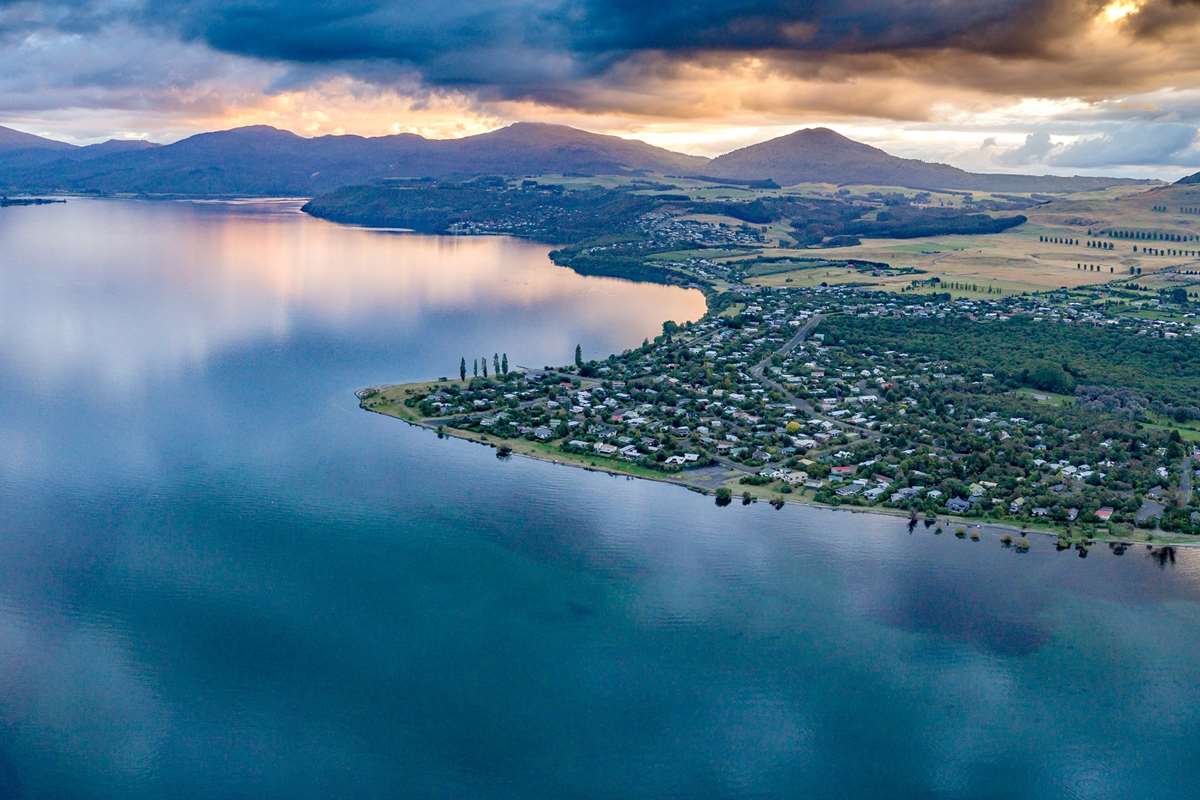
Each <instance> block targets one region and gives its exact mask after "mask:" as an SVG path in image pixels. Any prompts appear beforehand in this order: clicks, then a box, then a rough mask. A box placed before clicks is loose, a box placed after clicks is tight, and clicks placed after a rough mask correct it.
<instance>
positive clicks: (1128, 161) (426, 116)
mask: <svg viewBox="0 0 1200 800" xmlns="http://www.w3.org/2000/svg"><path fill="white" fill-rule="evenodd" d="M1198 34H1200V0H727V2H697V1H696V0H689V1H688V2H680V1H677V0H656V1H655V2H646V1H645V0H490V1H489V2H477V0H406V1H405V2H389V0H358V1H357V2H351V1H350V0H98V1H97V2H85V1H84V0H46V1H45V2H31V1H29V0H0V124H2V125H7V126H9V127H13V128H18V129H20V130H25V131H29V132H31V133H36V134H39V135H44V136H50V137H53V138H58V139H63V140H66V141H71V142H75V143H91V142H95V141H103V140H105V139H108V138H114V137H117V138H147V139H152V140H154V141H159V142H171V141H175V140H177V139H180V138H182V137H185V136H188V135H190V134H193V133H197V132H200V131H204V130H214V129H219V128H229V127H234V126H238V125H248V124H269V125H275V126H277V127H280V128H286V129H289V130H293V131H296V132H297V133H300V134H302V135H310V136H311V135H321V134H327V133H356V134H362V135H380V134H386V133H399V132H414V133H419V134H422V135H425V136H430V137H437V138H444V137H457V136H464V135H469V134H473V133H482V132H484V131H487V130H491V129H494V128H497V127H500V126H502V125H505V124H508V123H510V122H515V121H522V120H525V121H543V122H557V123H564V124H569V125H574V126H577V127H581V128H585V129H587V130H592V131H597V132H601V133H612V134H617V135H620V136H627V137H631V138H639V139H643V140H645V141H648V142H651V143H652V144H657V145H660V146H663V147H669V148H671V149H675V150H680V151H683V152H688V153H696V154H700V155H716V154H719V153H721V152H725V151H728V150H731V149H734V148H736V147H741V146H744V145H747V144H751V143H754V142H757V141H763V140H765V139H769V138H771V137H773V136H778V135H781V134H784V133H789V132H791V131H793V130H795V129H797V128H801V127H811V126H817V125H824V126H828V127H832V128H834V129H836V130H838V131H839V132H841V133H843V134H846V135H848V136H851V137H853V138H856V139H859V140H861V141H865V142H868V143H870V144H873V145H876V146H878V147H883V148H884V149H886V150H888V151H889V152H892V153H895V154H897V155H902V156H908V157H915V158H924V159H928V160H937V161H945V162H949V163H953V164H955V165H956V166H960V167H964V168H967V169H973V170H979V171H1008V172H1038V173H1042V172H1051V173H1058V174H1106V175H1132V176H1145V177H1158V178H1164V179H1173V178H1177V177H1180V176H1182V175H1185V174H1189V173H1192V172H1195V171H1197V170H1198V169H1200V138H1198V136H1197V128H1198V126H1200V47H1198V46H1197V41H1198Z"/></svg>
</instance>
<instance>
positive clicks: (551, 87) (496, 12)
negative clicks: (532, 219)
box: [141, 0, 1102, 100]
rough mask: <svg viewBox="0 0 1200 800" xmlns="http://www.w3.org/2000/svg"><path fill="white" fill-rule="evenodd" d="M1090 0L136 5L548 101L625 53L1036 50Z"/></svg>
mask: <svg viewBox="0 0 1200 800" xmlns="http://www.w3.org/2000/svg"><path fill="white" fill-rule="evenodd" d="M1101 5H1102V3H1100V2H1099V0H1095V1H1093V0H940V2H939V1H936V0H935V2H914V1H913V0H883V2H878V1H876V2H868V1H867V0H848V1H844V2H833V1H832V0H816V1H814V0H790V1H789V0H733V2H725V3H719V4H699V3H695V2H658V3H646V2H644V0H542V1H540V2H539V0H500V2H486V3H480V2H465V3H463V2H457V3H455V2H444V0H443V1H441V2H439V1H437V0H416V2H407V3H386V2H374V3H371V2H368V3H363V2H351V1H350V0H334V2H311V0H310V1H308V2H305V1H304V0H300V1H298V2H297V1H295V0H293V1H291V2H280V0H256V1H255V2H247V1H246V0H241V1H240V2H232V3H228V2H203V1H202V2H184V1H183V0H159V1H157V2H156V1H154V0H151V2H148V3H147V4H146V6H145V7H144V9H143V11H142V13H141V19H142V21H143V22H144V23H145V24H148V25H153V26H156V27H165V28H168V29H171V30H173V31H175V32H176V33H178V34H179V35H181V36H183V37H184V38H187V39H192V40H199V41H203V42H204V43H206V44H208V45H209V46H211V47H213V48H215V49H218V50H222V51H225V52H229V53H235V54H238V55H244V56H252V57H256V58H265V59H272V60H279V61H284V62H291V63H296V64H302V65H307V66H310V67H311V66H313V65H329V66H336V67H337V68H339V69H341V68H347V67H348V68H350V69H351V70H353V71H356V72H359V71H362V72H367V73H369V74H373V76H374V77H376V78H378V77H380V75H382V74H386V70H381V69H380V67H379V62H384V63H386V64H390V65H394V67H395V68H399V69H401V70H409V71H412V72H414V73H416V74H418V75H420V76H421V78H422V79H423V80H424V81H425V82H426V83H428V84H429V85H432V86H435V87H453V88H462V87H475V88H485V89H488V90H491V91H492V92H494V94H495V95H497V96H500V97H509V98H525V97H529V98H533V99H549V100H555V99H557V98H559V97H561V95H562V94H564V93H566V94H572V93H573V92H574V87H573V86H572V85H571V83H572V82H573V81H578V80H582V79H589V78H596V77H599V76H601V75H604V74H605V73H607V72H608V71H609V70H611V68H612V67H613V66H614V65H615V64H618V63H620V62H622V61H625V60H628V59H635V58H639V57H642V58H649V59H650V60H659V59H666V60H668V61H669V60H671V59H688V58H703V57H705V56H713V55H718V56H730V55H742V54H756V55H766V56H769V57H772V58H776V59H780V60H782V61H784V62H788V61H795V62H798V63H813V62H815V61H816V60H819V59H820V58H821V57H823V56H826V55H830V54H835V55H836V54H866V53H869V54H873V55H876V56H879V55H887V54H894V55H898V56H903V55H904V54H908V53H917V52H923V51H941V50H962V51H969V52H971V53H973V54H981V53H982V54H992V55H995V56H1011V55H1022V54H1024V55H1028V54H1033V53H1044V52H1045V51H1046V47H1047V43H1048V42H1049V41H1051V40H1052V39H1053V38H1054V37H1055V36H1057V35H1060V34H1062V33H1063V32H1064V31H1065V30H1067V29H1069V28H1070V26H1072V25H1077V24H1079V20H1080V19H1081V18H1085V17H1086V16H1087V15H1090V14H1094V13H1095V11H1096V10H1097V9H1098V8H1099V7H1100V6H1101Z"/></svg>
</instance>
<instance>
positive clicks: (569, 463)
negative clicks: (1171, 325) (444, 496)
mask: <svg viewBox="0 0 1200 800" xmlns="http://www.w3.org/2000/svg"><path fill="white" fill-rule="evenodd" d="M438 382H439V381H437V380H436V379H435V380H432V381H415V382H412V383H399V384H387V385H383V386H375V387H367V388H363V389H359V390H356V391H355V393H354V395H355V398H356V399H358V400H359V408H360V409H361V410H363V411H368V412H370V413H372V414H378V415H379V416H382V417H387V418H389V419H394V420H399V421H400V422H403V423H406V424H408V425H410V426H412V427H415V428H422V429H424V430H427V431H430V432H432V433H435V434H438V435H439V436H444V437H446V438H451V439H458V440H459V441H463V442H467V443H469V444H475V445H481V446H484V447H489V448H491V449H493V450H497V451H498V450H499V448H500V447H501V446H505V445H507V446H508V447H509V448H511V452H510V455H515V456H523V457H525V458H529V459H532V460H534V461H541V462H543V463H547V464H554V465H557V466H563V467H573V468H575V469H582V470H584V471H587V472H599V473H604V474H607V475H612V476H614V477H621V478H626V479H628V480H649V481H655V482H657V483H665V484H670V485H672V486H678V487H680V488H682V489H686V490H688V491H691V492H696V493H697V494H702V495H706V496H709V497H712V496H715V494H716V490H715V489H710V488H709V487H707V486H704V485H701V484H699V483H697V482H695V481H688V480H687V479H686V477H684V476H686V475H687V471H680V472H678V473H675V474H674V475H672V474H668V473H658V472H655V471H653V470H650V469H648V468H644V467H643V468H641V471H639V472H634V471H633V469H632V465H631V467H630V468H628V469H623V468H622V465H621V464H619V463H617V462H613V463H612V464H604V465H602V464H597V463H595V460H594V459H596V458H603V457H602V456H580V461H582V460H583V459H588V460H589V461H588V463H580V461H575V460H572V459H570V458H567V456H568V455H569V454H566V453H562V454H560V456H561V457H556V456H554V455H551V454H550V453H547V452H544V450H545V449H549V448H550V447H553V445H549V444H544V445H543V447H542V448H539V447H538V446H537V444H536V443H533V442H529V441H527V440H525V439H513V440H510V439H493V438H488V437H487V436H485V435H483V434H478V433H475V432H473V431H466V430H461V429H458V428H450V427H446V426H444V425H441V424H439V423H438V422H437V420H436V418H424V417H418V416H415V415H402V414H397V413H389V412H388V411H385V410H381V409H377V408H368V407H367V406H366V405H364V404H363V402H362V401H363V396H364V393H366V392H368V391H379V390H383V389H398V388H402V387H416V386H426V385H428V384H431V383H438ZM605 460H606V461H611V459H605ZM643 473H645V474H643ZM675 476H680V477H675ZM736 480H737V478H736V476H731V478H730V479H729V481H726V483H730V482H734V483H735V485H737V486H738V487H739V488H738V489H737V490H735V489H734V487H733V486H729V487H728V488H730V490H731V491H733V492H734V495H733V498H732V501H731V503H730V505H740V504H741V502H740V495H739V494H738V491H745V492H749V493H750V495H751V496H752V497H754V502H759V501H773V500H774V499H779V500H782V501H783V503H784V504H785V505H796V506H802V507H807V508H820V509H825V510H829V511H841V512H846V513H850V514H870V515H876V516H880V517H890V518H896V519H910V518H911V512H910V511H906V510H904V509H901V508H889V507H886V506H871V507H862V506H842V505H830V504H828V503H818V502H816V501H815V500H812V499H808V498H805V497H803V496H801V497H790V496H787V495H783V494H781V493H779V492H764V491H763V490H762V487H759V486H751V485H739V484H736ZM916 524H917V525H919V526H924V527H926V528H934V527H939V528H942V529H943V533H946V534H948V535H951V536H956V535H957V534H956V533H955V532H954V530H953V529H955V528H965V529H966V531H967V532H968V533H970V532H971V531H973V530H979V531H980V532H982V533H987V534H991V535H995V536H997V537H1003V536H1004V535H1005V534H1007V535H1009V536H1012V537H1014V542H1015V540H1016V539H1019V538H1026V539H1027V538H1029V537H1030V536H1031V535H1036V536H1039V537H1045V538H1048V539H1053V540H1055V541H1057V540H1059V539H1060V538H1061V537H1062V535H1063V533H1064V532H1063V531H1058V530H1054V529H1048V528H1035V527H1026V528H1023V527H1021V526H1019V525H1014V524H1012V523H1007V522H999V521H995V520H981V519H971V518H968V517H957V516H954V515H952V514H942V513H939V514H937V515H936V520H935V522H932V523H929V524H928V525H926V517H925V515H923V514H918V515H917V518H916ZM1068 535H1069V534H1068ZM961 538H966V537H961ZM1077 542H1091V545H1085V547H1090V546H1092V545H1099V544H1111V545H1124V546H1126V547H1132V546H1134V545H1145V546H1149V547H1189V548H1193V547H1195V548H1200V541H1192V540H1174V539H1168V538H1157V537H1156V538H1155V539H1154V540H1153V541H1149V540H1147V539H1130V538H1122V537H1111V536H1107V535H1101V536H1094V537H1087V536H1082V537H1080V536H1070V547H1069V548H1067V549H1070V548H1072V547H1075V545H1076V543H1077ZM1011 546H1012V547H1013V549H1017V548H1016V545H1015V544H1012V545H1011Z"/></svg>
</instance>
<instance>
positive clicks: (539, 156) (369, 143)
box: [0, 123, 1136, 197]
mask: <svg viewBox="0 0 1200 800" xmlns="http://www.w3.org/2000/svg"><path fill="white" fill-rule="evenodd" d="M0 133H3V134H4V137H3V138H0V142H3V141H9V142H11V144H10V145H9V146H7V148H3V147H0V189H3V190H7V191H10V192H11V191H21V192H42V193H46V192H54V191H69V192H98V193H105V194H111V193H140V194H179V195H252V196H254V195H256V196H269V195H276V196H279V195H289V196H300V197H312V196H316V195H318V194H322V193H325V192H328V191H331V190H333V189H337V188H339V187H342V186H351V185H360V184H364V183H370V182H372V181H376V180H379V179H382V178H422V177H431V178H441V177H454V176H472V175H508V176H520V175H536V174H547V173H584V174H623V173H643V172H644V173H658V174H663V175H703V176H705V178H704V179H705V180H728V181H731V182H737V183H743V184H747V183H748V184H751V185H753V184H758V185H772V184H771V183H770V182H771V181H772V180H774V181H776V182H778V183H780V184H791V183H802V182H821V183H836V184H844V183H870V184H879V185H882V186H906V187H912V188H919V189H978V190H984V191H1005V192H1031V191H1036V192H1063V191H1080V190H1087V189H1097V188H1103V187H1106V186H1112V185H1114V184H1119V183H1136V182H1135V181H1125V180H1121V179H1116V178H1058V177H1053V176H1040V177H1037V176H1022V175H977V174H973V173H970V172H965V171H963V170H960V169H957V168H955V167H951V166H948V165H946V164H931V163H927V162H924V161H916V160H913V159H904V158H897V157H895V156H892V155H889V154H888V153H885V152H884V151H882V150H880V149H878V148H875V147H870V146H868V145H865V144H862V143H860V142H855V141H853V140H851V139H847V138H846V137H844V136H841V135H839V134H837V133H834V132H833V131H831V130H827V129H824V128H818V129H813V130H801V131H797V132H796V133H793V134H790V135H788V136H783V137H780V138H778V139H772V140H771V141H769V142H763V143H761V144H757V145H753V146H751V147H745V148H742V149H741V150H735V151H734V152H732V153H727V154H726V155H723V156H720V157H718V158H716V159H712V160H710V159H706V158H701V157H699V156H689V155H684V154H682V153H675V152H672V151H670V150H665V149H663V148H661V147H654V146H652V145H649V144H646V143H645V142H639V141H634V140H631V139H622V138H620V137H617V136H604V135H600V134H596V133H589V132H587V131H581V130H578V129H576V128H570V127H567V126H564V125H545V124H540V123H516V124H514V125H509V126H508V127H505V128H501V129H499V130H495V131H491V132H489V133H483V134H479V135H477V136H468V137H465V138H462V139H426V138H424V137H421V136H417V135H415V134H398V135H394V136H378V137H363V136H318V137H315V138H306V137H303V136H297V135H296V134H294V133H290V132H288V131H284V130H279V129H277V128H272V127H268V126H265V125H256V126H251V127H246V128H235V129H233V130H227V131H215V132H212V133H201V134H197V135H196V136H192V137H189V138H187V139H183V140H182V141H179V142H176V143H174V144H170V145H165V146H161V147H160V146H156V145H153V144H149V143H145V142H119V141H113V142H105V143H104V144H99V145H91V146H89V147H74V146H72V145H69V144H65V143H63V142H54V141H52V140H49V139H42V138H40V137H36V136H31V135H29V134H22V133H19V132H17V131H12V130H9V129H7V128H0Z"/></svg>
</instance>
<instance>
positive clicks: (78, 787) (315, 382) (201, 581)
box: [0, 201, 1200, 798]
mask: <svg viewBox="0 0 1200 800" xmlns="http://www.w3.org/2000/svg"><path fill="white" fill-rule="evenodd" d="M545 252H546V248H544V247H537V246H534V245H530V244H527V243H522V242H516V241H512V240H508V239H500V238H494V239H440V238H433V237H418V236H411V235H403V234H390V233H382V232H368V231H358V230H352V229H345V228H339V227H336V226H332V225H328V224H325V223H321V222H317V221H314V220H310V219H307V218H304V217H303V216H300V215H298V214H296V213H295V211H294V205H288V204H277V205H271V206H261V205H250V206H228V205H197V204H183V203H158V204H146V203H135V202H117V201H73V202H71V203H68V204H67V205H66V206H52V207H41V208H19V209H4V210H3V211H0V334H2V336H0V797H6V798H7V797H21V798H25V797H29V798H34V797H36V798H41V797H55V798H57V797H88V798H90V797H106V798H107V797H113V798H117V797H121V798H125V797H135V798H136V797H145V798H152V797H153V798H157V797H175V798H187V797H197V798H201V797H203V798H211V797H247V798H250V797H253V798H276V797H278V798H308V797H313V798H317V797H322V798H324V797H356V798H366V797H439V798H440V797H481V798H509V797H514V798H515V797H597V798H610V797H611V798H623V797H678V798H696V797H715V798H721V797H730V798H733V797H739V798H740V797H793V796H815V797H846V798H859V797H861V798H874V797H930V798H1010V797H1012V798H1017V797H1020V798H1061V797H1067V798H1131V797H1154V798H1176V797H1178V798H1185V797H1195V796H1197V795H1198V794H1200V780H1198V779H1197V778H1196V777H1195V776H1194V774H1193V772H1194V766H1193V764H1192V763H1191V762H1192V756H1193V755H1194V754H1195V753H1196V751H1197V741H1198V737H1200V702H1198V701H1200V687H1198V686H1197V682H1196V678H1195V676H1196V675H1197V674H1198V671H1200V649H1198V648H1197V643H1198V642H1200V559H1198V558H1197V557H1196V554H1193V553H1185V552H1180V553H1178V554H1176V558H1175V561H1174V563H1172V562H1171V561H1170V560H1169V559H1163V558H1151V557H1150V555H1151V554H1149V553H1147V552H1146V551H1145V550H1143V549H1133V550H1130V551H1129V552H1128V553H1126V554H1125V555H1124V556H1122V557H1116V556H1113V555H1111V554H1109V553H1108V552H1107V551H1104V550H1101V551H1093V553H1092V554H1091V555H1090V556H1089V557H1088V558H1087V559H1086V560H1081V559H1079V558H1077V557H1075V555H1074V554H1073V553H1069V552H1068V553H1061V554H1060V553H1056V552H1055V551H1054V550H1053V548H1052V547H1051V546H1049V545H1048V544H1046V543H1045V542H1043V541H1037V542H1035V545H1034V548H1033V550H1032V551H1031V552H1030V553H1028V554H1025V555H1019V554H1016V553H1014V552H1012V551H1007V550H1004V549H1003V548H1001V546H1000V545H999V543H998V542H997V541H995V540H994V539H985V540H984V541H983V542H979V543H975V542H971V541H969V540H958V539H955V538H954V537H952V536H940V537H939V536H935V535H934V534H933V533H932V532H931V531H929V530H926V529H925V528H923V527H920V526H919V527H918V528H917V529H916V530H914V531H912V532H911V533H910V532H909V531H908V529H907V526H906V525H905V524H904V522H903V521H898V520H892V519H884V518H879V517H872V516H864V515H849V514H841V513H836V512H829V511H820V510H812V509H800V508H790V507H789V508H787V509H785V510H783V511H780V512H776V511H774V510H773V509H771V508H770V507H768V506H765V505H756V506H753V507H750V508H742V507H739V506H736V505H735V506H733V507H729V508H725V509H718V508H716V507H714V506H713V504H712V501H711V499H710V498H704V497H701V496H698V495H695V494H691V493H688V492H685V491H682V490H680V489H677V488H674V487H669V486H664V485H659V484H653V483H647V482H642V481H629V480H624V479H619V478H613V477H609V476H604V475H597V474H591V473H584V472H580V471H576V470H571V469H566V468H562V467H555V466H553V465H548V464H543V463H538V462H532V461H527V460H523V459H511V460H509V461H505V462H501V461H497V459H496V458H495V457H494V455H493V453H492V451H490V450H487V449H485V448H482V447H479V446H475V445H471V444H468V443H464V442H457V441H440V440H438V439H437V438H436V437H435V436H433V435H432V434H430V433H428V432H425V431H420V430H417V429H413V428H409V427H407V426H405V425H403V424H401V423H398V422H395V421H392V420H387V419H383V418H381V417H377V416H375V415H370V414H365V413H363V412H360V411H358V409H357V407H356V403H355V400H354V397H353V395H352V391H353V390H354V389H355V388H358V387H360V386H363V385H367V384H371V383H377V382H384V381H396V380H404V379H412V378H417V377H425V376H429V375H436V374H446V373H450V372H453V371H454V369H456V367H457V364H458V359H459V356H460V355H461V354H463V353H468V354H470V353H473V352H478V353H480V354H485V353H486V354H489V355H490V354H491V353H492V352H493V351H497V350H501V351H506V352H508V354H509V357H510V360H512V361H513V362H514V363H518V364H532V365H540V364H542V363H547V362H554V363H558V362H563V361H569V360H570V358H571V356H572V353H573V350H574V345H575V343H576V342H581V343H582V345H583V348H584V351H585V353H588V354H598V353H606V352H611V351H613V350H618V349H621V348H623V347H627V346H631V345H635V344H637V343H639V342H641V340H642V339H643V338H644V337H646V336H651V335H653V334H654V333H655V332H656V330H657V329H658V327H659V324H660V322H661V321H662V320H663V319H665V318H667V317H674V318H675V319H684V318H688V317H694V316H696V315H698V314H699V313H701V312H702V309H703V303H702V299H701V298H700V297H699V296H698V295H697V294H696V293H689V292H686V291H684V290H680V289H669V288H664V287H655V286H649V285H645V284H631V283H625V282H620V281H612V280H605V279H594V278H582V277H579V276H576V275H574V274H573V273H571V272H569V271H566V270H562V269H559V268H556V267H553V266H552V265H550V264H548V262H546V260H545ZM1160 562H1161V563H1160Z"/></svg>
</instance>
